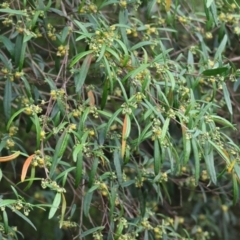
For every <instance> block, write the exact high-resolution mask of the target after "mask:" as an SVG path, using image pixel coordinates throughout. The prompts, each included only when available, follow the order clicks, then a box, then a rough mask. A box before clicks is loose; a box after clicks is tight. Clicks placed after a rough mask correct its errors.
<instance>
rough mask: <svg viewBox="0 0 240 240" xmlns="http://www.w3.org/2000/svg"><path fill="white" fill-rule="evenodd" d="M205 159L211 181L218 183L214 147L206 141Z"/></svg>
mask: <svg viewBox="0 0 240 240" xmlns="http://www.w3.org/2000/svg"><path fill="white" fill-rule="evenodd" d="M204 159H205V163H206V166H207V171H208V174H209V176H210V179H211V181H212V182H213V184H216V183H217V176H216V170H215V165H214V158H213V149H211V146H210V144H209V143H205V146H204Z"/></svg>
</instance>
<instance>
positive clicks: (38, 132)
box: [31, 114, 41, 149]
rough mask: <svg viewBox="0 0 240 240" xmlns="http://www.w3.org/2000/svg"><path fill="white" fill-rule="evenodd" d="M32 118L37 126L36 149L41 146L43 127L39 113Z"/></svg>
mask: <svg viewBox="0 0 240 240" xmlns="http://www.w3.org/2000/svg"><path fill="white" fill-rule="evenodd" d="M31 120H32V122H33V124H34V125H35V127H36V138H37V146H36V149H39V147H40V132H41V127H40V122H39V118H38V116H37V114H34V115H33V117H31Z"/></svg>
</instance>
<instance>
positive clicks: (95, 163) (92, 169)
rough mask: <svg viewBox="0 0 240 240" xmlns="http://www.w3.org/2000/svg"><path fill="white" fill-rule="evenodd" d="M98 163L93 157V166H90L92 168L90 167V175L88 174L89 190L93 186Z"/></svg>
mask: <svg viewBox="0 0 240 240" xmlns="http://www.w3.org/2000/svg"><path fill="white" fill-rule="evenodd" d="M98 163H99V160H98V158H97V157H95V158H94V161H93V164H92V167H91V171H90V174H89V182H88V187H89V188H91V187H92V186H93V184H94V181H95V177H96V173H97V169H98Z"/></svg>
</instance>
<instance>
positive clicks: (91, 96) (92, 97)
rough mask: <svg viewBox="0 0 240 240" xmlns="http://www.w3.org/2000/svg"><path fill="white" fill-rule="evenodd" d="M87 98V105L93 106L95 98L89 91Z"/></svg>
mask: <svg viewBox="0 0 240 240" xmlns="http://www.w3.org/2000/svg"><path fill="white" fill-rule="evenodd" d="M87 95H88V98H89V105H90V106H94V105H95V98H94V94H93V91H92V90H89V91H88V93H87Z"/></svg>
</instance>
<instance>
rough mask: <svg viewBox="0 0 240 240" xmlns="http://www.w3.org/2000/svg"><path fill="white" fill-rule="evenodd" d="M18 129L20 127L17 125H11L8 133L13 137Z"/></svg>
mask: <svg viewBox="0 0 240 240" xmlns="http://www.w3.org/2000/svg"><path fill="white" fill-rule="evenodd" d="M17 131H18V127H16V126H11V127H10V128H9V131H8V135H9V136H10V137H12V136H14V135H16V133H17Z"/></svg>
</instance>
